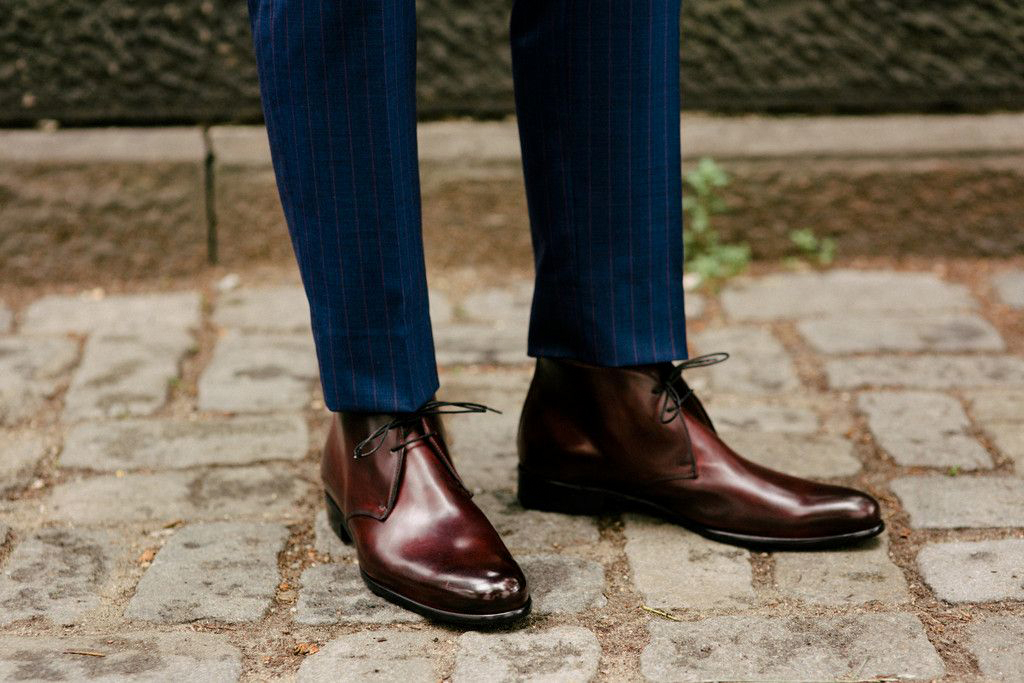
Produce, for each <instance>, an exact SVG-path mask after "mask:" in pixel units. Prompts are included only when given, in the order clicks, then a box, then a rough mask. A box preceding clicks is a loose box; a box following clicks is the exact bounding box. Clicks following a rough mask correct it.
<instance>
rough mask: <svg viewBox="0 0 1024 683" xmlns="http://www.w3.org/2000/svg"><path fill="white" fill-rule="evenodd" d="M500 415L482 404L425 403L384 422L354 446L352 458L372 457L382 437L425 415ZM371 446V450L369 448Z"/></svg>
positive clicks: (428, 434) (394, 448)
mask: <svg viewBox="0 0 1024 683" xmlns="http://www.w3.org/2000/svg"><path fill="white" fill-rule="evenodd" d="M486 412H492V413H499V414H500V413H501V411H500V410H495V409H494V408H490V407H488V406H485V405H483V404H482V403H469V402H458V401H427V402H426V403H424V404H423V405H422V406H420V407H419V408H417V409H416V410H414V411H412V412H411V413H400V414H398V415H396V416H395V417H394V418H393V419H391V420H389V421H388V422H385V423H384V424H382V425H381V426H380V427H378V428H377V429H375V430H374V431H373V433H372V434H370V435H369V436H368V437H366V438H365V439H363V440H362V441H360V442H359V443H358V444H356V447H355V449H354V450H353V452H352V453H353V455H352V457H354V458H356V459H359V458H365V457H366V456H368V455H373V454H374V453H376V452H377V451H378V450H380V447H381V446H383V445H384V437H385V436H387V433H388V432H389V431H391V430H392V429H395V428H397V427H404V426H405V425H410V424H415V423H417V422H419V421H420V419H421V418H422V417H423V416H425V415H450V414H454V413H486ZM435 434H437V432H429V431H428V432H426V433H425V434H421V435H419V436H416V437H413V438H411V439H408V440H406V441H404V442H402V443H400V444H398V445H397V446H392V447H391V448H390V449H389V450H390V451H391V452H392V453H394V452H395V451H400V450H402V449H403V448H405V447H406V446H409V445H410V444H413V443H416V442H417V441H423V440H424V439H427V438H430V437H431V436H434V435H435ZM371 446H372V448H371Z"/></svg>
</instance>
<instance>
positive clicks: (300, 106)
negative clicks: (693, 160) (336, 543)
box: [248, 0, 686, 411]
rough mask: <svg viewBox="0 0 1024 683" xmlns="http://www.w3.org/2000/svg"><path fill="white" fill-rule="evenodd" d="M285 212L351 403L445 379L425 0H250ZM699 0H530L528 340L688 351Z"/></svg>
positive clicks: (542, 345)
mask: <svg viewBox="0 0 1024 683" xmlns="http://www.w3.org/2000/svg"><path fill="white" fill-rule="evenodd" d="M248 4H249V15H250V21H251V26H252V33H253V40H254V46H255V53H256V62H257V66H258V69H259V80H260V91H261V97H262V102H263V111H264V116H265V120H266V124H267V131H268V134H269V137H270V149H271V155H272V157H273V161H274V172H275V175H276V179H277V185H278V190H279V193H280V197H281V203H282V205H283V207H284V212H285V219H286V221H287V223H288V229H289V232H290V234H291V239H292V245H293V247H294V249H295V255H296V258H297V260H298V263H299V269H300V272H301V274H302V282H303V286H304V288H305V290H306V294H307V297H308V298H309V303H310V311H311V318H312V321H313V337H314V340H315V342H316V348H317V358H318V361H319V363H320V376H321V381H322V383H323V387H324V397H325V399H326V402H327V405H328V407H329V408H330V409H332V410H366V411H370V410H372V411H401V410H412V409H415V408H417V407H418V406H420V405H421V404H422V403H423V402H424V401H426V400H427V399H428V398H430V396H431V395H432V394H433V393H434V391H435V390H436V389H437V370H436V367H435V363H434V348H433V337H432V333H431V327H430V320H429V313H428V310H429V307H428V302H427V289H426V274H425V266H424V260H423V244H422V234H421V229H420V197H419V171H418V165H417V159H416V101H415V83H414V79H415V69H416V66H415V50H416V40H415V35H416V26H415V21H416V20H415V3H414V0H359V2H351V1H349V0H330V1H329V0H248ZM678 21H679V0H516V1H515V5H514V7H513V11H512V19H511V29H512V57H513V71H514V75H515V96H516V109H517V113H518V121H519V129H520V139H521V142H522V150H523V171H524V175H525V178H526V191H527V198H528V201H529V210H530V223H531V231H532V237H533V240H534V252H535V259H536V266H537V286H536V290H535V294H534V300H533V308H532V317H531V323H530V334H529V348H528V351H529V353H530V354H531V355H534V356H555V357H570V358H577V359H580V360H584V361H587V362H592V363H598V364H603V365H624V364H634V363H645V362H653V361H660V360H669V359H677V358H680V357H684V356H685V348H686V345H685V329H684V317H683V293H682V284H681V273H682V235H681V230H682V227H681V220H682V217H681V215H682V211H681V206H680V196H679V191H680V183H681V179H680V172H679V154H678V149H679V126H678V123H677V122H678V111H679V93H678V83H679V78H678V76H679V74H678V64H679V60H678V50H679V43H678V40H679V36H678Z"/></svg>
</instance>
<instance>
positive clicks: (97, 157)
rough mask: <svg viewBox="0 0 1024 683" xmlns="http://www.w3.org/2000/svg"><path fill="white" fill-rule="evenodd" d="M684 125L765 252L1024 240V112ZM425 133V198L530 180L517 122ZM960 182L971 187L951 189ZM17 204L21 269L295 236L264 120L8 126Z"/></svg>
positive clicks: (3, 196)
mask: <svg viewBox="0 0 1024 683" xmlns="http://www.w3.org/2000/svg"><path fill="white" fill-rule="evenodd" d="M681 126H682V135H683V146H682V147H683V149H682V156H683V160H684V164H686V165H690V164H692V163H693V162H694V161H695V160H696V159H698V158H700V157H705V156H707V157H713V158H715V159H717V160H719V161H720V162H722V163H723V164H724V165H725V166H726V167H727V169H728V170H729V171H730V172H731V173H732V175H733V176H734V178H735V181H734V183H733V188H732V189H730V193H731V194H732V195H733V196H732V197H730V199H731V201H732V204H733V206H734V211H733V213H732V214H730V215H729V216H726V217H723V219H722V220H721V224H720V226H721V228H722V229H723V230H724V231H725V232H726V233H727V234H729V233H734V234H735V235H738V236H739V237H741V238H744V239H747V240H748V241H750V242H751V243H752V244H753V245H754V247H755V251H756V252H757V253H759V254H761V255H765V256H776V255H779V254H780V253H781V251H782V250H783V249H784V247H785V244H784V243H786V241H787V240H786V238H785V235H786V233H787V232H788V230H789V229H791V228H792V227H813V228H815V229H816V230H818V231H819V232H822V233H829V234H834V235H836V236H839V237H840V238H842V239H844V240H845V243H843V244H842V246H843V247H844V250H845V251H846V252H850V251H851V250H852V252H853V253H857V252H861V251H868V252H875V253H877V252H878V251H879V249H878V246H877V242H878V240H879V239H880V236H881V237H884V238H885V239H887V241H886V243H885V244H884V245H882V249H881V250H882V251H885V250H886V249H899V250H904V251H906V250H909V251H911V252H914V251H919V250H920V249H919V246H916V245H918V243H920V242H921V241H922V238H923V237H924V236H927V235H929V234H933V231H936V230H947V229H948V227H949V226H948V223H949V222H950V220H951V219H953V220H955V221H956V222H957V230H958V232H959V236H957V237H956V239H952V240H950V239H946V240H945V241H944V242H942V244H941V245H940V247H941V249H942V250H945V251H946V252H948V251H956V252H958V253H965V254H966V253H977V254H984V255H992V254H993V253H1000V254H1005V253H1009V252H1013V251H1024V237H1022V236H1021V235H1020V232H1021V231H1020V230H1019V226H1020V225H1021V224H1024V207H1021V206H1020V203H1019V201H1017V198H1019V196H1021V193H1024V136H1021V135H1020V131H1021V130H1024V114H1018V113H1003V114H989V115H950V116H921V115H891V116H870V117H863V116H858V117H836V116H821V117H812V116H799V117H781V118H779V117H764V116H741V117H721V116H709V115H703V114H689V113H687V114H684V115H683V116H682V117H681ZM418 139H419V152H420V166H421V172H422V184H423V190H424V196H425V199H424V201H425V202H427V201H429V199H430V195H431V194H432V193H434V192H437V191H440V190H442V189H443V188H445V187H446V186H450V183H452V182H457V181H467V180H472V181H474V182H484V183H487V182H494V183H498V184H499V185H502V190H501V191H503V192H508V187H509V184H512V185H513V186H518V185H521V179H520V174H521V166H520V157H519V141H518V135H517V130H516V124H515V121H514V120H505V121H488V122H477V121H462V120H458V121H445V122H429V123H423V124H421V125H420V126H419V132H418ZM954 188H955V190H956V195H957V197H959V199H958V201H957V202H956V203H946V204H942V203H937V202H941V201H942V200H943V199H944V193H945V191H946V189H954ZM516 192H517V193H518V194H521V189H518V190H516ZM858 207H859V208H858ZM876 214H880V216H879V217H878V218H877V219H875V218H872V216H874V215H876ZM908 215H909V216H910V218H909V219H908V218H907V216H908ZM0 217H2V224H0V268H2V269H3V270H4V271H5V273H10V275H9V277H10V279H11V280H12V281H40V280H54V279H57V280H60V279H67V277H68V276H69V275H70V274H74V275H72V276H77V275H78V274H81V273H82V271H83V270H85V271H88V270H92V269H102V270H109V269H116V270H117V271H118V272H120V273H123V274H124V275H125V276H127V277H131V276H139V275H149V274H155V273H159V274H184V273H188V272H192V271H194V270H195V269H197V268H201V267H203V266H204V265H205V264H206V263H208V262H210V261H211V260H217V259H219V260H221V261H222V262H225V263H232V262H248V261H251V260H253V259H278V258H290V251H291V246H290V243H289V241H288V238H287V233H286V231H285V230H284V228H283V216H282V215H281V208H280V202H279V199H278V196H277V190H276V186H275V182H274V174H273V169H272V167H271V163H270V152H269V148H268V145H267V137H266V131H265V129H264V128H263V127H262V126H215V127H213V128H210V129H209V130H205V131H204V130H203V129H200V128H193V127H188V128H152V129H138V128H97V129H69V130H60V131H54V132H41V131H23V130H10V131H0ZM900 217H902V218H900ZM897 219H899V223H896V222H894V221H896V220H897ZM796 222H802V225H800V226H796V225H795V223H796ZM893 231H895V233H899V234H904V233H905V237H904V238H900V239H897V240H895V241H894V240H892V239H889V238H890V237H891V236H892V235H891V234H890V233H893ZM901 231H902V232H901ZM925 241H928V240H925ZM873 245H874V246H873ZM929 249H932V247H927V248H926V249H925V252H926V253H928V250H929ZM40 253H47V254H48V255H49V256H52V258H47V259H45V261H47V262H51V263H52V265H51V266H49V267H40V261H42V259H39V258H38V255H39V254H40ZM44 266H45V264H44Z"/></svg>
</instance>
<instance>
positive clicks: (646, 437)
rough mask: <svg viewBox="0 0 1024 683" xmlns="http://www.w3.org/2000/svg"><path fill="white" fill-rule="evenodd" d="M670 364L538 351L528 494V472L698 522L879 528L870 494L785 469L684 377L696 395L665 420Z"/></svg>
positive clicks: (524, 451)
mask: <svg viewBox="0 0 1024 683" xmlns="http://www.w3.org/2000/svg"><path fill="white" fill-rule="evenodd" d="M672 367H673V366H672V364H671V363H659V364H655V365H648V366H640V367H632V368H601V367H595V366H590V365H585V364H582V363H577V362H573V361H561V360H553V359H547V358H540V359H538V361H537V368H536V372H535V375H534V379H533V382H532V383H531V386H530V389H529V393H528V394H527V399H526V403H525V405H524V407H523V413H522V418H521V421H520V427H519V444H518V446H519V452H520V470H521V472H520V477H521V479H520V481H521V489H520V495H521V497H523V489H522V486H523V482H524V481H525V482H527V483H531V482H533V483H538V482H539V483H548V484H550V483H556V484H566V485H570V486H577V487H584V488H585V489H587V490H591V491H596V492H600V491H607V492H613V493H615V494H619V495H620V496H622V497H628V498H629V499H632V500H636V501H642V502H643V503H645V504H647V506H649V507H651V508H654V509H656V510H657V511H659V512H661V513H664V515H665V516H667V517H669V518H672V519H674V520H676V521H679V522H681V523H684V524H688V525H692V526H694V527H696V528H698V530H707V531H717V532H722V533H725V534H735V535H739V536H750V537H757V538H760V539H763V540H768V539H783V540H785V539H814V538H824V537H834V536H841V535H846V534H857V533H860V532H868V531H869V530H872V529H876V528H877V529H879V530H880V524H881V519H880V511H879V506H878V503H877V502H876V501H875V500H874V498H872V497H871V496H869V495H867V494H865V493H862V492H860V491H857V490H854V489H851V488H846V487H841V486H833V485H829V484H823V483H818V482H813V481H809V480H806V479H800V478H797V477H792V476H789V475H786V474H782V473H780V472H776V471H773V470H770V469H767V468H765V467H762V466H760V465H757V464H755V463H753V462H750V461H749V460H746V459H744V458H743V457H741V456H740V455H738V454H737V453H736V452H734V451H733V450H732V449H731V448H729V447H728V446H727V445H726V444H725V443H724V442H723V441H722V440H721V439H720V438H719V436H718V435H717V433H716V432H715V430H714V427H713V425H712V423H711V420H710V419H709V418H708V417H707V414H706V413H705V412H704V409H703V407H702V406H701V405H700V401H699V400H697V398H696V397H695V396H693V395H692V393H690V392H689V388H688V387H686V385H685V382H683V380H682V379H679V380H677V383H676V385H675V386H676V387H677V391H678V393H679V395H680V396H687V398H686V399H685V400H684V401H683V406H682V409H681V410H680V411H679V414H678V415H676V416H675V418H674V419H671V420H670V421H668V422H663V421H662V415H663V410H664V409H665V408H666V406H665V401H667V400H670V399H669V397H668V395H667V394H666V393H664V392H660V393H656V391H655V390H656V389H657V388H658V385H659V380H660V379H662V378H664V377H666V376H667V374H668V373H669V372H671V370H672ZM668 408H670V409H672V410H674V406H671V405H669V406H668ZM671 414H672V413H671V412H669V413H668V415H669V416H671ZM556 507H557V506H556ZM566 511H572V510H566ZM869 535H870V534H869Z"/></svg>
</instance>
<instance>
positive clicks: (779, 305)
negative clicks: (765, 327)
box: [722, 270, 976, 320]
mask: <svg viewBox="0 0 1024 683" xmlns="http://www.w3.org/2000/svg"><path fill="white" fill-rule="evenodd" d="M975 306H976V302H975V301H974V298H973V297H972V296H971V295H970V293H968V291H967V288H966V287H964V286H963V285H959V284H951V283H948V282H944V281H943V280H942V279H940V278H939V277H937V276H935V275H933V274H931V273H899V272H893V271H881V270H877V271H871V270H830V271H827V272H824V273H779V274H776V275H768V276H766V277H761V278H748V279H744V280H741V281H735V282H733V283H731V284H730V285H729V286H728V287H726V288H725V290H723V292H722V307H723V308H724V309H725V312H726V315H728V316H729V317H731V318H734V319H736V320H773V319H775V318H811V317H816V316H821V315H833V314H835V313H838V312H846V313H853V312H859V311H865V312H876V311H930V310H952V309H969V308H974V307H975Z"/></svg>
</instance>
